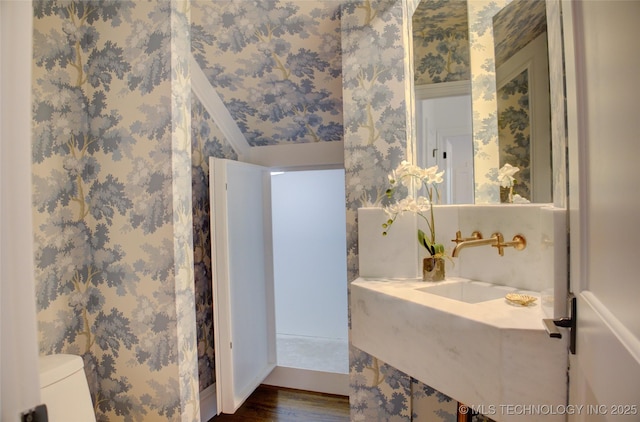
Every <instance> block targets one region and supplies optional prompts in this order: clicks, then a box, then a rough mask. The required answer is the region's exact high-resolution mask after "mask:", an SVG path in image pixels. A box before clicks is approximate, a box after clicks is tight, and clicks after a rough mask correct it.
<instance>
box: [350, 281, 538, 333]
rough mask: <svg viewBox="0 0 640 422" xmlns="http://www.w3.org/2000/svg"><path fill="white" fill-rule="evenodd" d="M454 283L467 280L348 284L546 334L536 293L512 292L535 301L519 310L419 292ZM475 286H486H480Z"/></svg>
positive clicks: (496, 301)
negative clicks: (530, 297) (524, 295)
mask: <svg viewBox="0 0 640 422" xmlns="http://www.w3.org/2000/svg"><path fill="white" fill-rule="evenodd" d="M456 281H469V280H467V279H464V278H459V277H447V279H446V280H445V281H440V282H425V281H422V280H420V279H382V278H370V279H369V278H358V279H357V280H354V281H353V282H352V283H351V284H352V285H357V286H359V287H362V288H365V289H369V290H372V291H376V292H379V293H382V294H385V295H388V296H393V297H396V298H399V299H402V300H406V301H409V302H412V303H416V304H419V305H425V306H429V307H430V308H433V309H437V310H439V311H441V312H443V313H448V314H452V315H456V316H458V317H463V318H465V319H468V320H471V321H476V322H480V323H484V324H489V325H492V326H495V327H497V328H505V329H521V330H541V331H544V330H545V328H544V325H543V323H542V319H543V318H546V316H545V314H544V312H543V310H542V306H541V301H542V298H541V295H540V293H539V292H533V291H528V290H519V289H511V291H513V292H517V293H523V294H527V295H530V296H534V297H536V298H537V300H536V301H535V302H534V303H533V304H532V305H530V306H521V305H514V304H511V303H509V302H508V301H507V300H506V299H505V298H499V299H494V300H488V301H484V302H479V303H466V302H462V301H459V300H455V299H449V298H445V297H441V296H435V295H432V294H429V293H425V292H422V291H420V290H418V289H422V288H424V287H428V286H437V285H440V284H443V283H449V282H456ZM474 283H479V284H487V285H488V284H489V283H481V282H474Z"/></svg>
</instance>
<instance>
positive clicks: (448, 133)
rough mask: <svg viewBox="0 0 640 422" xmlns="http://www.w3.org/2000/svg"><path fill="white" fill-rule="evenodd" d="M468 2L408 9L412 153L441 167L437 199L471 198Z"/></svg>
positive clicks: (438, 1) (437, 1) (429, 1)
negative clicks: (412, 92)
mask: <svg viewBox="0 0 640 422" xmlns="http://www.w3.org/2000/svg"><path fill="white" fill-rule="evenodd" d="M467 15H468V14H467V2H466V1H465V0H422V1H421V2H420V4H419V5H418V7H417V8H416V10H415V12H414V14H413V22H412V26H413V52H414V84H415V105H416V110H415V116H416V125H415V127H416V154H417V157H416V158H417V164H418V165H419V166H421V167H430V166H433V165H438V167H439V168H440V169H444V170H445V182H444V185H443V187H442V189H441V192H440V194H441V198H440V200H441V203H444V204H462V203H473V202H474V181H473V136H472V124H471V85H470V68H469V60H470V59H469V39H468V18H467Z"/></svg>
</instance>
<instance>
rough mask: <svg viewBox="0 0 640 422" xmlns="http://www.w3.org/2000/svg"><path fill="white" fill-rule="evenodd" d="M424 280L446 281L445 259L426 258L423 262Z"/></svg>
mask: <svg viewBox="0 0 640 422" xmlns="http://www.w3.org/2000/svg"><path fill="white" fill-rule="evenodd" d="M422 280H423V281H442V280H444V258H434V257H432V256H429V257H426V258H424V259H423V260H422Z"/></svg>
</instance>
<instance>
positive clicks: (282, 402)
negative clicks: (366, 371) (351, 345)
mask: <svg viewBox="0 0 640 422" xmlns="http://www.w3.org/2000/svg"><path fill="white" fill-rule="evenodd" d="M229 421H230V422H263V421H272V422H302V421H304V422H334V421H344V422H348V421H349V397H346V396H336V395H332V394H323V393H314V392H310V391H302V390H293V389H289V388H280V387H272V386H268V385H260V386H259V387H258V388H257V389H256V391H255V392H254V393H253V394H252V395H251V396H250V397H249V398H248V399H247V401H246V402H244V404H243V405H242V406H241V407H240V409H238V411H237V412H236V413H235V414H233V415H225V414H220V415H218V416H215V417H214V418H212V419H211V420H210V421H209V422H229Z"/></svg>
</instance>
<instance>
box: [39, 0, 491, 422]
mask: <svg viewBox="0 0 640 422" xmlns="http://www.w3.org/2000/svg"><path fill="white" fill-rule="evenodd" d="M414 3H415V2H414ZM33 5H34V50H33V56H34V57H33V166H32V170H33V183H34V186H33V192H34V198H33V202H34V210H33V214H34V235H35V250H36V256H35V263H36V289H37V303H38V321H39V341H40V348H41V352H42V353H74V354H78V355H81V356H83V358H84V361H85V371H86V373H87V376H88V379H89V384H90V390H91V395H92V399H93V401H94V406H95V409H96V413H97V417H98V420H99V421H113V420H124V421H141V420H171V421H173V420H181V421H197V420H199V398H198V392H199V391H202V390H203V389H205V388H207V387H208V386H210V385H211V384H212V383H213V382H214V373H213V371H214V363H213V362H214V356H215V350H214V349H213V337H212V336H213V323H212V312H213V310H212V300H211V286H210V278H211V251H210V248H211V245H210V231H209V230H210V228H209V216H210V212H211V210H210V209H209V206H208V157H210V156H216V157H224V158H229V159H237V155H236V153H235V152H234V151H233V149H232V148H231V147H230V146H229V144H228V143H227V142H226V140H225V139H224V136H223V135H222V133H221V131H220V130H219V128H217V127H216V125H215V123H214V122H213V119H212V117H213V116H212V115H211V114H210V111H209V110H206V109H205V107H204V106H203V104H202V103H201V102H200V101H199V100H198V99H197V98H196V97H195V96H194V95H193V93H192V92H191V86H190V77H191V76H190V69H189V57H190V54H193V56H194V57H195V59H196V62H197V63H198V65H199V66H200V67H201V68H202V70H203V71H204V72H205V74H206V76H207V78H208V80H209V82H210V84H211V85H212V86H213V87H214V88H215V90H216V91H217V93H218V94H219V95H220V97H221V99H222V100H223V102H224V104H225V106H226V108H227V110H228V111H229V113H230V114H231V116H232V117H233V119H234V121H235V122H236V124H237V125H238V127H239V128H240V129H241V131H242V133H243V134H244V136H245V138H246V139H247V141H248V143H249V144H250V145H251V146H253V147H260V146H270V145H282V144H288V143H312V142H334V141H344V147H345V155H344V158H345V170H346V198H345V203H346V207H345V208H346V213H347V231H346V236H347V243H348V252H347V253H348V271H349V281H351V280H353V279H354V278H356V277H357V274H358V264H357V257H358V255H357V254H358V243H357V221H356V211H357V208H358V207H362V206H371V205H380V204H383V203H384V198H385V195H384V192H385V190H386V187H387V186H386V185H387V174H388V173H389V171H390V170H391V169H393V168H395V167H396V166H397V165H398V163H399V162H400V161H402V160H403V159H405V158H406V157H407V156H410V155H411V149H412V145H411V142H410V139H411V138H410V137H411V134H412V129H411V127H412V113H413V111H412V110H411V108H412V107H411V106H410V105H408V103H407V100H406V98H409V97H407V93H408V92H410V90H411V84H410V83H409V82H410V81H411V79H412V78H413V70H412V69H409V66H408V65H407V63H409V62H410V61H409V60H408V59H409V56H408V55H409V51H410V50H411V49H410V48H408V47H407V46H408V43H409V42H410V40H409V34H408V33H406V31H405V30H404V29H403V28H405V25H409V20H410V14H409V11H408V9H407V2H406V1H404V0H354V1H337V0H336V1H306V0H295V1H293V0H292V1H282V0H269V1H243V0H215V1H204V0H191V1H189V0H171V1H169V0H150V1H144V2H143V1H125V0H123V1H113V2H112V1H94V0H84V1H83V0H65V1H62V0H36V1H34V2H33ZM481 6H485V5H481ZM486 6H487V7H489V6H488V5H486ZM476 30H477V29H476ZM438 41H442V40H438ZM449 50H451V48H450V49H449ZM449 50H447V51H449ZM443 51H444V50H443ZM472 53H473V52H472ZM433 54H435V53H433ZM472 61H473V60H472ZM436 62H438V63H440V60H439V59H438V60H436ZM445 67H446V66H445ZM443 69H444V68H443ZM452 69H453V68H452ZM456 72H457V70H454V72H453V73H456ZM438 75H439V76H438V78H440V79H439V80H445V79H446V78H447V77H446V76H444V75H443V74H440V73H438ZM476 82H481V81H480V80H478V81H476ZM493 95H494V96H495V88H494V93H493ZM494 117H495V116H494ZM475 124H476V123H475V122H474V126H475ZM491 124H493V125H494V126H495V125H496V124H497V123H491ZM478 127H482V125H479V126H478ZM486 145H488V146H492V145H493V144H492V143H491V142H488V143H487V144H486ZM478 152H479V153H480V157H482V154H484V153H485V152H486V151H485V150H484V149H479V151H478ZM494 167H495V166H494ZM486 197H487V198H489V197H490V195H487V196H486ZM350 362H351V364H350V366H351V368H350V380H351V381H350V382H351V394H350V402H351V417H352V420H354V421H375V420H385V421H394V420H402V421H408V420H424V421H453V420H455V411H456V403H455V400H454V399H452V398H450V397H447V396H446V395H443V394H441V393H439V392H437V391H435V390H433V389H431V388H430V387H428V386H426V385H424V384H422V383H420V382H419V381H417V380H415V379H412V378H411V377H409V376H408V375H407V374H403V373H401V372H399V371H398V370H396V369H395V368H393V367H390V366H389V365H386V364H385V363H384V362H380V361H379V360H377V359H376V358H375V357H373V356H369V355H368V354H366V353H364V352H362V351H360V350H357V349H355V348H351V350H350Z"/></svg>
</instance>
